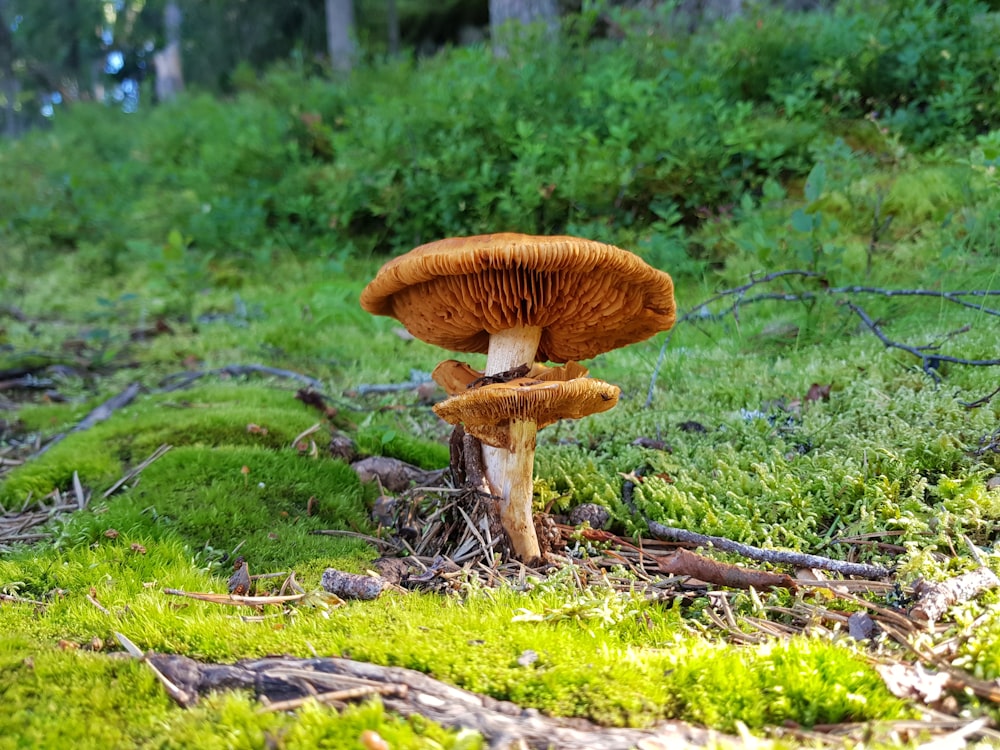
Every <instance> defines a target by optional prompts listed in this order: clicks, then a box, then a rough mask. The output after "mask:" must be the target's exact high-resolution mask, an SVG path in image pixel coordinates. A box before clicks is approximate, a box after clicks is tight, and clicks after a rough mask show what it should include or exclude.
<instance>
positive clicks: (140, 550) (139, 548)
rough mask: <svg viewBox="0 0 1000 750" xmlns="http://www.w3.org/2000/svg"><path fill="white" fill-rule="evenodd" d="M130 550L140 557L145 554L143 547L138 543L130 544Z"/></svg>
mask: <svg viewBox="0 0 1000 750" xmlns="http://www.w3.org/2000/svg"><path fill="white" fill-rule="evenodd" d="M131 549H132V551H133V552H135V553H137V554H140V555H145V554H146V548H145V547H143V546H142V545H141V544H139V543H138V542H132V547H131Z"/></svg>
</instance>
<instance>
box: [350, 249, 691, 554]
mask: <svg viewBox="0 0 1000 750" xmlns="http://www.w3.org/2000/svg"><path fill="white" fill-rule="evenodd" d="M361 306H362V307H363V308H364V309H365V310H367V311H368V312H370V313H372V314H375V315H388V316H391V317H394V318H396V319H397V320H399V321H400V322H401V323H402V324H403V325H404V326H405V327H406V329H407V330H408V331H409V332H410V333H411V334H413V335H414V336H416V337H417V338H419V339H421V340H423V341H426V342H428V343H430V344H435V345H437V346H440V347H443V348H445V349H450V350H452V351H460V352H480V353H485V354H486V355H487V358H486V369H485V374H486V375H487V376H492V375H497V374H499V373H504V372H507V371H509V370H512V369H514V368H516V367H520V366H522V365H528V366H529V367H530V366H531V365H532V364H533V363H534V362H536V361H539V362H544V361H552V362H559V363H563V362H569V361H573V360H580V359H589V358H590V357H594V356H597V355H598V354H601V353H602V352H606V351H609V350H611V349H616V348H618V347H622V346H626V345H628V344H632V343H635V342H637V341H643V340H645V339H647V338H649V337H650V336H653V335H654V334H656V333H658V332H659V331H664V330H667V329H669V328H670V327H671V326H672V325H673V323H674V318H675V314H676V308H675V304H674V295H673V282H672V280H671V278H670V276H669V275H668V274H666V273H664V272H663V271H659V270H657V269H655V268H652V267H651V266H649V265H647V264H646V263H645V262H644V261H643V260H642V259H641V258H639V257H638V256H636V255H634V254H632V253H630V252H628V251H626V250H622V249H620V248H617V247H614V246H612V245H606V244H604V243H601V242H594V241H591V240H585V239H580V238H577V237H538V236H531V235H524V234H513V233H504V234H489V235H479V236H475V237H456V238H450V239H445V240H439V241H437V242H431V243H429V244H426V245H421V246H420V247H418V248H416V249H414V250H411V251H410V252H408V253H406V254H405V255H401V256H399V257H397V258H394V259H393V260H390V261H389V262H388V263H386V264H385V265H384V266H382V268H381V269H380V270H379V272H378V274H377V275H376V276H375V278H374V279H373V280H372V281H371V283H369V284H368V286H367V287H366V288H365V289H364V291H363V292H362V293H361ZM503 453H504V451H503V449H499V448H492V447H488V446H484V448H483V459H484V464H485V467H486V477H487V480H488V481H489V483H490V485H491V486H492V487H493V488H494V490H495V491H496V490H497V489H498V488H499V487H502V486H505V485H507V484H508V482H507V481H506V480H505V478H504V477H503V475H502V472H503V471H504V468H503V467H504V466H505V465H506V463H507V457H506V456H504V455H503ZM498 494H501V496H502V493H498ZM529 512H530V509H529ZM531 532H532V534H533V533H534V532H533V529H532V530H531Z"/></svg>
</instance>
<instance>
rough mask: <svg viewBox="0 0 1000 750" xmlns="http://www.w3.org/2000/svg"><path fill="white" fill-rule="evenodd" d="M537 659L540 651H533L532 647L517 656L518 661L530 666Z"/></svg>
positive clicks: (520, 663) (520, 664)
mask: <svg viewBox="0 0 1000 750" xmlns="http://www.w3.org/2000/svg"><path fill="white" fill-rule="evenodd" d="M536 661H538V653H537V652H536V651H532V650H531V649H530V648H528V649H525V650H524V651H522V652H521V655H520V656H519V657H517V663H518V665H519V666H522V667H530V666H531V665H532V664H534V663H535V662H536Z"/></svg>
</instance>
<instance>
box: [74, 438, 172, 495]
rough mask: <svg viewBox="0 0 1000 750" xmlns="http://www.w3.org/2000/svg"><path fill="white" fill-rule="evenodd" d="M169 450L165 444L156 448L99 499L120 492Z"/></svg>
mask: <svg viewBox="0 0 1000 750" xmlns="http://www.w3.org/2000/svg"><path fill="white" fill-rule="evenodd" d="M170 448H171V446H169V445H166V444H164V445H161V446H160V447H159V448H157V449H156V450H155V451H153V452H152V453H151V454H150V455H149V457H148V458H147V459H145V460H144V461H142V462H141V463H139V464H136V465H135V466H133V467H132V468H131V469H130V470H129V471H127V472H126V473H125V475H124V476H123V477H122V478H121V479H119V480H118V481H117V482H115V483H114V484H113V485H111V486H110V487H109V488H108V489H107V490H105V492H104V494H103V495H101V497H102V498H103V499H107V498H109V497H111V496H112V495H113V494H115V493H116V492H118V490H120V489H121V488H122V487H123V486H124V485H125V484H127V483H128V482H131V481H132V480H133V479H135V478H136V477H137V476H139V474H141V473H142V471H143V470H144V469H145V468H146V467H147V466H149V465H150V464H151V463H153V462H154V461H156V460H157V459H158V458H160V457H161V456H163V455H164V454H165V453H166V452H167V451H169V450H170ZM74 476H75V474H74Z"/></svg>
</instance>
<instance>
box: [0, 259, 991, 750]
mask: <svg viewBox="0 0 1000 750" xmlns="http://www.w3.org/2000/svg"><path fill="white" fill-rule="evenodd" d="M76 263H77V260H76V259H74V257H73V256H71V255H70V256H66V257H65V258H63V259H62V260H60V261H59V262H57V263H55V264H53V265H52V266H51V267H49V268H47V269H44V270H42V271H40V270H39V269H31V270H30V274H29V273H28V272H27V271H26V272H25V276H24V277H23V278H18V279H13V283H11V284H10V285H9V286H8V288H9V289H16V290H17V294H16V295H8V297H7V299H5V301H4V306H3V308H2V309H0V315H2V316H3V317H2V320H0V328H2V329H3V345H4V351H3V353H2V360H0V399H2V400H0V409H2V410H3V411H2V412H0V417H2V420H0V482H2V484H0V502H2V503H3V510H2V513H3V515H2V517H0V551H2V557H0V632H2V633H3V635H2V636H0V660H2V664H3V669H2V670H0V674H2V677H0V686H2V692H0V695H2V696H3V699H2V700H0V747H8V746H10V747H16V746H37V747H46V746H49V747H51V746H68V745H69V744H70V743H72V744H73V745H75V746H78V747H115V746H147V747H154V746H155V747H174V746H178V747H179V746H198V747H261V746H276V747H305V746H320V745H325V746H337V747H354V746H360V747H369V748H371V747H393V748H396V747H400V748H402V747H451V748H467V747H477V746H480V745H482V744H484V743H485V744H489V743H493V746H503V743H505V742H513V741H514V740H516V739H517V738H518V737H521V738H523V739H524V740H525V741H527V742H529V743H530V744H531V745H532V746H537V747H544V746H546V743H549V742H551V743H553V744H555V745H556V746H560V747H577V746H579V747H586V746H587V745H588V742H590V746H595V745H594V744H593V743H594V742H597V741H598V739H597V738H600V739H599V744H600V746H602V747H616V746H621V747H631V746H640V747H657V746H670V747H676V746H678V744H677V743H678V742H680V740H681V739H683V741H685V742H687V743H690V744H692V745H706V744H708V745H712V744H713V743H714V744H721V745H723V746H731V745H741V744H748V743H749V744H753V743H755V742H761V741H765V740H764V739H761V738H766V741H767V742H771V743H774V744H775V745H776V746H800V745H812V746H817V747H824V746H843V745H844V744H850V743H852V742H862V741H863V742H865V743H866V744H867V745H868V746H880V745H884V746H916V745H917V744H919V743H920V742H923V741H927V740H929V739H932V738H936V739H938V740H940V741H946V739H945V738H947V741H950V742H958V741H961V740H963V738H964V739H978V740H982V741H983V742H984V743H991V742H995V741H996V740H997V739H1000V733H998V732H997V731H996V730H995V729H994V727H995V722H996V720H997V718H998V716H1000V712H998V710H997V704H998V702H1000V683H998V681H997V678H998V677H1000V608H998V607H996V601H997V596H998V592H997V589H996V583H997V581H996V576H995V571H996V570H997V567H998V557H997V555H996V553H995V552H994V551H993V546H994V544H995V540H996V538H997V533H998V521H1000V486H998V485H1000V480H998V473H1000V432H998V430H997V423H998V416H1000V396H998V394H997V390H996V383H997V376H996V373H997V371H998V370H997V367H996V365H995V364H994V365H992V366H990V365H989V364H988V363H989V362H990V361H991V360H992V359H994V358H995V357H996V356H997V352H996V341H997V331H998V316H997V313H996V312H995V311H993V310H992V308H995V307H997V306H998V305H992V301H993V299H994V298H993V297H990V296H985V297H984V296H982V295H980V296H975V295H965V296H962V297H954V296H949V295H945V294H942V293H943V292H947V291H948V290H949V289H952V290H954V289H959V288H964V289H980V290H983V291H989V290H991V289H994V288H995V285H996V279H995V278H993V277H990V276H988V275H987V274H986V273H984V272H983V271H984V269H987V268H988V264H983V265H976V263H973V262H968V263H965V264H964V265H962V264H958V265H957V270H956V272H955V273H954V278H955V280H956V285H955V286H951V285H950V284H949V285H948V286H944V285H940V286H938V287H937V288H936V291H933V290H932V293H931V294H930V295H929V296H894V295H893V296H889V295H886V294H885V292H886V291H887V290H888V289H890V288H895V289H916V288H918V287H919V282H920V281H921V279H919V278H916V277H914V278H909V279H908V278H905V277H898V278H896V279H895V283H893V284H890V283H885V284H883V285H882V286H879V287H873V288H872V289H874V291H873V290H872V289H869V290H868V291H865V290H857V289H847V288H846V287H845V288H836V287H831V286H829V285H824V284H822V283H816V282H814V280H813V279H811V278H810V277H808V276H795V275H793V276H791V277H786V276H778V277H773V278H772V277H764V278H762V277H757V280H756V281H755V282H753V283H750V284H748V285H747V286H746V287H745V288H740V289H735V290H731V291H729V292H727V293H724V294H722V295H715V294H713V290H711V289H708V288H701V287H698V286H694V288H690V287H689V288H681V289H680V290H679V295H680V305H681V310H682V313H686V315H682V318H681V320H680V322H679V323H678V324H677V326H676V327H675V329H674V331H673V332H672V334H671V335H670V337H669V338H667V337H666V336H664V335H661V336H659V337H657V338H655V339H652V340H650V341H648V342H645V343H643V344H638V345H634V346H632V347H629V348H627V349H624V350H619V351H616V352H612V353H609V354H606V355H601V356H600V357H598V358H596V359H595V360H593V361H591V362H590V363H588V364H589V365H590V368H591V372H592V374H593V375H594V376H596V377H600V378H602V379H604V380H608V381H610V382H614V383H617V384H619V385H621V387H622V389H623V397H622V400H621V403H620V404H619V406H618V407H617V408H616V409H615V410H613V411H611V412H608V413H606V414H600V415H595V416H593V417H589V418H586V419H583V420H580V421H577V422H571V423H569V422H567V423H561V424H559V425H556V426H553V427H550V428H548V429H547V430H545V431H543V432H542V433H540V435H539V451H538V457H537V462H536V482H535V492H536V501H537V510H539V511H544V512H545V513H546V514H547V516H548V518H549V526H548V528H550V529H552V530H553V537H552V538H553V540H554V543H555V553H554V555H553V557H552V560H553V562H555V563H556V564H554V565H551V566H546V567H544V568H539V569H526V568H524V567H523V566H517V565H512V564H505V563H503V562H502V561H500V560H496V559H492V558H490V557H487V556H484V555H477V554H475V552H476V550H475V549H472V547H469V546H468V545H466V547H465V548H464V550H462V549H455V548H454V547H452V548H447V545H446V541H447V540H446V539H445V536H446V535H443V534H444V532H443V531H442V522H441V519H451V520H452V521H454V525H456V526H457V527H462V522H461V520H460V519H458V515H457V513H458V511H457V510H456V503H455V502H454V489H453V488H452V487H451V486H450V485H449V483H448V478H447V473H446V472H444V473H442V472H441V471H439V470H442V469H447V466H448V448H447V441H448V435H449V431H450V428H449V427H448V426H447V425H445V424H444V423H442V422H441V421H440V420H439V419H438V418H437V417H436V416H435V415H434V414H433V412H432V411H431V409H430V405H431V404H432V403H433V402H434V401H435V400H436V399H439V398H441V397H443V394H441V393H439V392H437V391H435V390H434V389H433V388H432V387H430V386H428V385H427V384H426V382H425V381H426V373H427V372H428V371H429V370H430V369H432V368H433V367H434V365H435V364H436V363H437V362H438V361H439V360H441V359H443V358H444V357H445V356H447V354H446V353H443V352H440V351H437V350H435V349H434V348H433V347H431V346H429V345H426V344H423V343H422V342H420V341H414V340H412V338H411V337H409V336H406V335H405V332H404V331H401V330H400V328H399V326H398V324H396V323H395V321H392V320H389V319H381V318H379V319H376V318H373V317H371V316H369V315H368V314H367V313H364V312H363V311H361V310H360V309H359V308H358V307H357V296H358V293H359V292H360V290H361V288H362V287H363V285H364V284H365V283H366V282H367V280H369V279H370V278H371V276H372V274H373V273H374V271H375V270H376V267H377V264H375V263H358V264H352V265H350V266H349V267H347V268H337V269H329V268H325V267H323V266H322V265H320V264H318V263H298V262H293V261H282V262H281V263H280V264H278V265H276V266H275V267H273V268H271V269H269V271H268V275H267V278H266V279H263V278H261V276H260V275H259V274H254V273H249V272H248V273H247V274H245V278H243V280H242V282H241V284H240V286H239V288H238V289H233V288H225V287H222V286H214V287H206V288H205V289H204V290H198V292H197V294H195V295H192V297H191V299H190V303H191V305H190V310H191V315H190V316H188V317H185V316H180V315H178V316H174V317H171V316H170V315H162V316H161V315H159V314H157V313H156V310H157V309H158V299H157V294H158V288H157V286H156V285H155V283H153V281H155V280H152V279H151V278H150V272H149V269H143V268H135V269H133V270H132V271H131V272H130V273H127V274H123V275H119V276H117V277H115V278H110V279H105V280H97V281H95V280H94V278H93V277H92V276H89V275H88V274H87V272H86V269H81V268H80V267H78V266H77V265H76ZM29 265H30V264H29ZM973 280H975V281H978V282H980V283H971V284H969V283H966V282H970V281H973ZM774 292H780V293H781V294H780V295H776V294H773V293H774ZM768 294H771V297H772V298H766V297H767V295H768ZM989 294H995V292H992V291H989ZM761 295H764V297H761ZM751 297H757V299H754V300H753V301H752V304H751V303H750V302H749V301H748V300H750V298H751ZM777 297H781V298H780V299H779V298H777ZM713 299H714V301H712V300H713ZM706 300H708V301H711V302H710V304H708V305H705V304H703V302H705V301H706ZM956 300H959V301H958V302H956ZM737 301H739V302H741V303H742V307H741V306H738V305H736V304H735V303H736V302H737ZM991 306H992V307H991ZM887 342H888V344H887ZM930 346H933V347H934V348H926V347H930ZM949 358H951V360H954V361H951V360H949ZM984 363H985V364H984ZM310 394H311V395H310ZM345 445H347V446H349V448H347V449H345ZM345 450H347V451H348V453H349V454H350V455H348V454H345ZM375 455H381V456H385V457H387V458H391V459H396V460H400V461H406V462H408V463H409V464H411V465H413V466H415V467H417V468H418V469H419V470H421V471H424V472H426V474H424V475H417V476H418V478H419V479H422V480H423V479H427V480H430V481H427V482H424V483H422V484H421V485H420V487H422V489H417V490H414V489H412V485H413V484H414V483H413V482H409V483H407V482H406V481H404V482H403V486H401V487H396V488H395V489H391V490H390V489H387V488H385V487H380V486H379V484H378V483H373V482H362V481H361V479H360V478H359V475H358V473H357V472H356V471H355V470H354V469H353V468H352V467H351V466H350V465H349V463H348V460H352V459H353V460H357V459H359V458H363V457H365V456H375ZM345 458H346V459H348V460H345ZM390 466H392V467H393V468H396V469H398V468H399V467H398V465H392V464H390ZM407 484H409V485H410V489H406V485H407ZM588 503H595V504H598V505H601V506H603V507H604V508H606V509H607V511H608V514H609V516H610V519H609V520H608V522H607V525H606V529H605V530H603V531H601V530H598V529H590V528H588V527H575V526H574V525H573V523H572V522H571V521H572V517H571V516H570V514H571V512H572V510H573V509H574V508H575V507H577V506H580V505H583V504H588ZM386 507H389V510H386ZM373 510H374V511H376V512H375V513H373ZM435 519H437V520H436V521H435ZM435 524H436V525H435ZM664 527H666V528H667V529H668V531H669V529H682V530H687V531H690V532H697V533H700V534H705V535H711V536H713V537H716V538H717V539H718V540H725V541H726V542H736V543H741V544H742V545H745V547H747V546H748V547H753V548H756V549H758V550H760V551H761V554H760V555H759V556H757V557H756V558H752V557H747V549H746V548H745V547H734V548H730V549H726V548H725V546H724V542H722V541H717V542H716V543H715V544H707V543H706V542H705V540H704V539H703V538H695V539H693V540H690V539H689V540H687V541H688V543H684V542H683V540H682V541H677V540H676V539H674V540H672V541H663V540H662V539H657V538H656V537H657V536H660V537H662V538H665V537H664V534H665V533H666V532H663V528H664ZM432 530H433V531H434V532H435V533H440V534H441V535H443V536H441V539H438V540H437V541H440V542H441V544H437V542H435V544H434V545H428V544H424V545H423V546H421V539H422V535H423V537H428V536H429V535H432V534H431V531H432ZM656 531H659V532H660V533H654V532H656ZM466 537H468V534H466ZM442 540H443V541H442ZM435 546H437V548H436V549H435V548H434V547H435ZM473 547H475V545H473ZM695 549H697V550H698V552H699V553H700V554H701V555H702V557H700V558H698V559H697V560H695V561H694V562H692V558H691V557H688V558H685V557H684V555H685V554H687V555H691V554H692V552H691V551H692V550H695ZM470 550H472V554H470ZM679 550H687V552H683V553H682V552H679ZM776 550H781V551H784V552H787V553H790V554H792V556H791V557H781V556H780V555H777V556H776V555H775V551H776ZM442 554H448V555H451V556H453V557H455V558H456V561H455V562H454V563H453V562H452V561H451V560H444V559H442V557H441V555H442ZM807 554H812V555H815V556H816V557H815V558H807V557H805V555H807ZM463 555H464V557H463ZM382 557H387V558H394V559H396V560H397V561H402V562H400V563H399V564H398V565H394V564H391V563H384V562H378V559H379V558H382ZM237 558H242V560H243V561H245V562H244V564H243V565H244V567H241V565H240V564H236V565H235V575H234V561H235V560H236V559H237ZM827 563H829V564H830V565H827ZM845 563H849V564H857V565H858V566H859V567H858V568H856V569H848V572H847V573H846V574H845V573H844V572H843V570H844V569H843V568H840V569H839V570H840V571H841V572H837V571H838V568H837V567H836V565H838V564H839V565H843V564H845ZM692 565H694V567H693V568H692V567H691V566H692ZM734 566H738V567H734ZM831 566H833V567H832V569H831ZM393 568H394V569H395V573H393V572H392V570H393ZM329 569H334V570H336V571H340V572H342V573H344V574H352V573H353V574H360V575H364V576H367V577H368V578H367V580H368V581H378V584H377V586H376V587H375V593H376V594H377V596H375V597H374V598H370V597H361V598H350V597H349V596H348V595H347V594H344V592H343V591H341V592H340V593H341V596H337V595H335V594H333V593H330V592H329V591H327V590H326V589H325V588H324V586H323V585H322V582H323V581H324V573H325V572H327V571H328V570H329ZM241 573H248V574H249V575H250V576H253V578H252V579H251V580H252V583H251V584H250V587H249V588H247V589H244V588H238V585H239V584H240V583H241V578H240V574H241ZM329 575H330V574H329V573H327V576H329ZM376 576H377V577H376ZM762 576H765V577H762ZM767 576H769V577H767ZM242 582H244V583H245V581H242ZM233 592H236V593H237V594H240V593H244V594H252V595H253V596H249V597H246V598H241V597H240V596H233ZM939 605H940V606H939ZM130 653H131V654H132V658H127V655H128V654H130ZM265 657H281V659H275V660H266V659H265ZM182 658H185V659H188V660H189V661H182V660H181V659H182ZM240 660H244V661H242V662H240V665H239V668H240V669H243V672H242V673H241V674H240V675H236V674H235V672H226V673H225V674H224V675H223V676H222V677H220V676H219V674H220V673H219V672H217V671H216V672H212V670H213V669H214V670H218V669H221V668H222V667H221V665H232V664H234V663H235V662H238V661H240ZM293 660H295V661H294V662H293ZM379 668H392V669H389V670H388V671H384V670H380V669H379ZM232 669H236V668H235V667H234V668H232ZM282 670H284V671H282ZM310 670H311V671H310ZM337 670H341V672H340V674H341V677H340V678H339V681H338V680H337V679H334V678H332V677H330V676H329V673H332V672H336V671H337ZM407 670H416V672H418V673H422V674H421V675H418V674H416V673H415V672H410V671H407ZM319 673H322V674H325V675H326V677H323V678H322V679H321V677H320V676H317V675H319ZM422 676H423V679H424V680H425V681H424V682H421V681H420V679H421V677H422ZM427 678H432V679H427ZM331 680H332V681H331ZM447 686H454V687H458V688H461V689H462V690H463V692H461V693H458V692H451V693H449V692H448V690H449V689H450V688H448V687H447ZM421 691H423V692H421ZM200 693H204V694H202V695H199V694H200ZM311 693H317V694H328V695H320V698H319V699H317V698H315V696H314V697H312V698H303V697H302V696H303V695H309V694H311ZM421 696H423V697H422V698H421ZM283 700H291V701H292V702H291V703H290V704H286V703H279V702H278V701H283ZM525 711H527V713H524V712H525ZM54 713H58V715H59V717H60V720H59V721H58V722H53V721H51V718H50V717H51V716H52V715H53V714H54ZM512 717H514V719H512ZM625 727H633V728H640V729H642V733H638V734H637V733H636V732H635V730H627V729H625ZM598 733H603V734H598ZM587 737H589V738H590V739H589V740H587V739H586V738H587ZM380 742H381V743H384V744H379V743H380ZM657 742H659V743H662V744H661V745H657V744H656V743H657ZM615 743H619V744H615ZM643 743H645V744H643ZM671 743H673V744H671Z"/></svg>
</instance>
